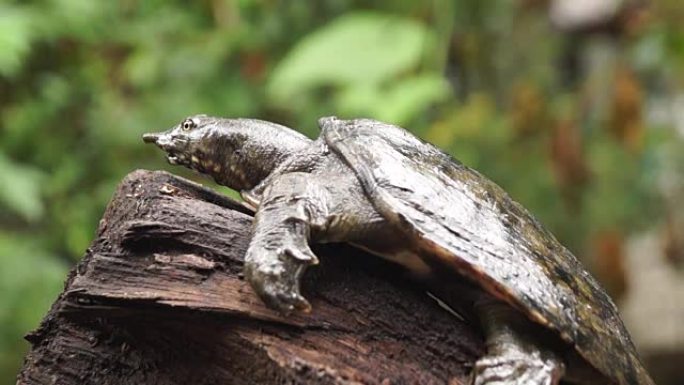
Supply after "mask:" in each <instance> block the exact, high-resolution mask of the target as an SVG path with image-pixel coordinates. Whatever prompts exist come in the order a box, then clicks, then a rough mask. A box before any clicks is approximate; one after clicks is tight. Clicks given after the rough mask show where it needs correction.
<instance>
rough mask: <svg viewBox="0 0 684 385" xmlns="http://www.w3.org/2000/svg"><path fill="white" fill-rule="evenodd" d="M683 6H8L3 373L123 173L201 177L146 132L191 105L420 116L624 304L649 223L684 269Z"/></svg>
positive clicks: (1, 56)
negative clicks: (167, 160) (154, 145)
mask: <svg viewBox="0 0 684 385" xmlns="http://www.w3.org/2000/svg"><path fill="white" fill-rule="evenodd" d="M683 17H684V5H682V4H680V1H679V0H660V1H659V2H658V3H653V4H649V3H648V2H646V1H645V0H592V1H572V0H555V1H553V0H548V1H545V0H518V1H512V0H511V1H494V0H487V1H483V0H432V1H425V2H415V1H408V0H378V1H375V2H372V5H369V4H368V2H363V1H354V0H323V1H317V2H305V1H297V0H290V1H257V0H202V1H195V2H184V1H167V0H165V1H161V0H149V1H144V2H143V1H136V0H120V1H93V0H32V1H11V0H5V1H3V2H2V3H0V209H1V211H0V251H1V252H0V258H2V259H1V260H0V263H1V265H0V384H9V383H13V382H14V381H13V380H12V378H13V376H14V374H15V373H16V372H17V370H18V368H19V366H20V364H21V359H22V356H23V354H24V352H25V349H26V348H27V344H26V343H25V342H23V340H22V339H21V336H22V335H23V334H25V333H26V332H28V331H29V330H31V329H32V328H35V327H36V326H37V325H38V322H39V321H40V318H41V316H42V315H43V314H44V313H45V312H46V311H47V309H48V306H49V304H50V303H51V302H52V301H53V300H54V298H55V296H56V295H57V294H58V293H59V291H60V290H61V287H62V282H63V280H64V279H65V277H66V274H67V272H68V270H69V268H70V267H71V266H72V265H73V264H74V263H75V262H76V261H77V260H78V259H79V257H80V256H81V255H82V254H83V252H84V250H85V249H86V248H87V247H88V244H89V242H90V241H91V239H92V237H93V235H94V232H95V229H96V227H97V224H98V219H99V217H100V216H101V214H102V212H103V210H104V207H105V205H106V203H107V201H108V199H109V197H110V196H111V194H112V193H113V191H114V189H115V186H116V184H117V183H118V182H119V181H120V180H121V179H122V178H123V177H124V176H125V175H126V174H127V173H128V172H130V171H132V170H134V169H137V168H151V169H160V168H163V169H168V170H172V172H174V173H179V174H183V175H185V176H187V177H190V178H194V179H196V178H197V177H196V176H194V175H192V174H188V173H186V172H185V171H184V170H181V169H178V168H171V167H170V166H167V165H166V164H164V162H163V157H162V156H161V155H160V154H159V153H158V152H156V151H153V150H152V149H150V148H147V147H145V146H143V145H142V144H141V141H140V135H141V133H143V132H148V131H156V130H159V129H160V128H166V127H170V126H171V125H173V124H175V123H176V122H177V121H179V120H180V119H182V118H183V117H184V116H186V115H191V114H195V113H207V114H215V115H221V116H242V117H257V118H262V119H267V120H272V121H276V122H279V123H283V124H286V125H288V126H290V127H293V128H296V129H298V130H300V131H303V132H305V133H306V134H308V135H310V136H315V135H317V128H316V119H317V118H318V117H320V116H324V115H333V114H334V115H339V116H342V117H358V116H365V117H374V118H377V119H381V120H385V121H388V122H392V123H395V124H399V125H402V126H404V127H406V128H409V129H411V130H412V131H413V132H415V133H416V134H417V135H419V136H421V137H423V138H425V139H427V140H429V141H431V142H433V143H435V144H437V145H438V146H439V147H441V148H443V149H445V150H446V151H448V152H450V153H452V154H453V155H454V156H456V157H457V158H459V159H460V160H461V161H463V162H464V163H466V164H467V165H470V166H472V167H474V168H476V169H478V170H480V171H481V172H483V173H484V174H485V175H487V176H489V177H490V178H492V179H493V180H495V181H496V182H497V183H499V184H501V185H502V186H503V187H504V188H505V189H506V190H508V191H509V192H510V193H511V195H512V196H513V197H514V198H515V199H517V200H519V201H520V202H522V203H523V204H524V205H525V206H527V207H528V208H529V209H530V210H531V211H532V212H534V213H535V214H536V215H537V216H538V217H539V218H540V219H541V220H542V222H543V223H545V224H546V225H547V226H548V227H549V228H550V229H551V230H552V231H553V232H554V233H555V234H556V235H557V236H558V237H559V238H560V239H561V241H562V242H564V243H565V244H566V245H567V246H569V247H570V248H571V249H572V250H573V251H574V252H575V254H576V255H578V257H580V258H581V259H583V260H584V261H585V262H586V263H587V264H588V265H589V266H590V268H591V269H592V270H593V272H594V273H595V274H597V276H599V278H600V279H601V280H602V281H603V282H604V284H605V286H606V287H607V289H608V290H609V291H610V292H611V294H612V295H613V296H615V297H616V298H617V299H618V300H620V303H622V301H626V300H627V299H624V298H628V297H629V295H630V292H631V291H634V290H636V289H637V288H633V287H632V286H630V285H631V283H630V279H629V277H630V271H629V269H630V267H629V264H628V262H627V258H626V257H625V254H626V253H627V251H626V250H627V249H628V248H629V242H628V240H629V239H630V238H631V237H634V236H635V234H643V233H650V234H652V233H655V234H662V237H661V238H662V239H663V240H664V241H663V242H656V243H655V245H656V247H655V248H651V249H649V250H647V251H646V252H645V253H643V254H640V255H639V258H642V259H645V260H647V263H648V264H649V265H651V264H652V263H655V262H654V261H655V260H656V259H657V258H659V257H657V256H658V255H660V254H663V253H662V250H660V249H658V250H656V249H657V248H659V247H660V245H664V246H663V247H664V250H665V253H664V254H665V255H666V257H667V258H666V260H667V261H668V262H667V263H669V265H668V266H672V267H671V268H672V269H673V270H674V271H677V268H676V267H675V266H681V265H682V262H683V260H684V251H683V249H684V230H682V227H683V226H682V224H684V206H682V204H681V203H679V204H678V202H679V201H680V200H681V199H682V198H683V197H684V187H682V186H684V182H682V181H683V180H684V178H683V176H684V169H682V166H681V165H682V164H684V158H683V156H684V155H683V154H684V144H683V139H682V134H684V115H682V114H681V112H680V111H684V94H683V93H682V92H683V91H684V27H682V25H683V24H682V23H681V21H682V18H683ZM203 182H204V183H208V182H207V181H203ZM224 191H226V190H225V189H224ZM660 236H661V235H657V237H660ZM661 238H659V239H661ZM663 258H664V259H663V260H665V257H663ZM677 279H679V281H680V282H681V281H682V279H681V275H680V276H678V278H677ZM679 287H681V286H679ZM682 293H684V290H682ZM682 293H680V295H681V296H680V297H679V298H684V294H682ZM625 296H626V297H625ZM680 310H681V306H680ZM644 311H645V310H644ZM680 316H681V318H680V320H682V322H684V315H682V314H680ZM654 323H655V322H654ZM637 342H639V340H638V339H637ZM680 345H681V344H680ZM682 348H683V346H679V350H677V352H678V353H677V354H683V355H684V353H682V350H681V349H682ZM651 353H652V354H655V355H657V354H660V352H653V351H649V350H648V349H646V350H645V354H651ZM680 357H681V356H680ZM662 370H663V372H665V371H667V369H662ZM668 376H669V375H666V374H661V375H660V378H663V379H666V380H667V378H669V377H668ZM680 378H681V377H680ZM673 383H674V382H673Z"/></svg>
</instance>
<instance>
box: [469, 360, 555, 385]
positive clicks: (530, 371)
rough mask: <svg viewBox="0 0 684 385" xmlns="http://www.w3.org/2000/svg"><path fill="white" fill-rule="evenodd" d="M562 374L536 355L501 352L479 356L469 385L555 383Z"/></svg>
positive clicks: (552, 364)
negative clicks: (499, 353)
mask: <svg viewBox="0 0 684 385" xmlns="http://www.w3.org/2000/svg"><path fill="white" fill-rule="evenodd" d="M562 374H563V371H562V367H561V368H559V367H558V366H557V365H555V364H554V363H553V362H549V361H546V360H544V359H542V358H541V357H538V356H536V355H530V356H526V355H519V354H503V355H495V356H485V357H482V358H480V359H479V360H478V361H477V362H476V363H475V367H474V368H473V372H472V373H471V381H470V383H471V385H524V384H530V385H557V384H558V383H559V381H560V378H561V376H562Z"/></svg>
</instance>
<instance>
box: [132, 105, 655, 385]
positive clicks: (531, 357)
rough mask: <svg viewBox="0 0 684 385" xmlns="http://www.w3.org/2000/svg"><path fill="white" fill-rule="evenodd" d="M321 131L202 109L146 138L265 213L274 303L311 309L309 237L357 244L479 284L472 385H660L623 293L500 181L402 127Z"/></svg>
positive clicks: (333, 124) (248, 264) (252, 261)
mask: <svg viewBox="0 0 684 385" xmlns="http://www.w3.org/2000/svg"><path fill="white" fill-rule="evenodd" d="M319 126H320V128H321V134H320V136H319V138H318V139H316V140H311V139H308V138H307V137H305V136H304V135H302V134H300V133H298V132H296V131H293V130H291V129H289V128H287V127H284V126H280V125H277V124H274V123H270V122H265V121H260V120H252V119H223V118H214V117H209V116H206V115H197V116H192V117H189V118H187V119H185V120H183V121H182V122H181V123H180V124H178V125H177V126H175V127H173V128H172V129H170V130H169V131H166V132H163V133H158V134H145V135H144V136H143V139H144V141H145V142H149V143H155V144H156V145H157V146H159V147H160V148H162V149H163V150H165V151H166V153H167V158H168V161H169V162H170V163H172V164H180V165H185V166H188V167H190V168H192V169H195V170H197V171H199V172H201V173H204V174H207V175H209V176H211V177H213V178H214V179H215V180H216V182H217V183H219V184H222V185H225V186H228V187H231V188H233V189H235V190H238V191H240V192H241V194H242V196H243V198H244V199H245V201H246V202H248V204H250V205H252V206H253V207H254V208H255V210H256V215H255V220H254V227H253V236H252V240H251V243H250V245H249V248H248V250H247V254H246V256H245V277H246V278H247V280H248V281H249V282H250V284H251V285H252V287H253V288H254V290H255V291H256V293H257V294H258V295H259V296H260V297H261V298H262V300H263V301H264V302H265V303H266V304H267V305H268V306H270V307H271V308H274V309H277V310H280V311H281V312H283V313H289V312H291V311H293V310H295V309H300V310H309V309H310V305H309V303H308V302H307V301H306V299H304V298H303V297H302V296H301V295H300V291H299V280H300V277H301V276H302V273H303V272H304V270H305V269H306V268H307V267H308V266H310V265H314V264H316V263H318V259H317V258H316V256H315V255H314V254H313V252H312V251H311V249H310V248H309V243H311V242H348V243H350V244H352V245H355V246H357V247H360V248H362V249H365V250H367V251H370V252H371V253H373V254H376V255H379V256H382V257H384V258H387V259H389V260H392V261H395V262H397V263H399V264H401V265H403V266H405V267H406V268H408V269H410V270H411V271H413V272H415V273H416V274H417V275H420V276H430V275H432V274H433V273H434V274H437V272H439V275H440V276H441V277H444V276H445V274H444V272H447V273H448V274H447V276H448V277H450V278H449V279H447V280H443V282H444V285H445V286H449V285H450V283H451V281H453V282H454V283H456V282H469V283H470V286H471V287H476V288H478V290H463V295H464V296H467V297H468V298H469V300H470V301H471V302H472V304H473V307H474V309H475V312H476V314H477V316H478V318H479V321H480V322H481V325H482V330H483V332H484V334H485V337H486V340H487V341H486V342H487V354H486V355H485V356H484V357H482V358H480V359H479V360H478V361H477V362H476V364H475V366H474V368H473V376H472V378H473V383H475V384H494V383H496V384H506V385H513V384H515V385H522V384H535V385H536V384H556V383H558V382H559V380H560V379H561V378H563V379H564V380H565V381H569V382H578V383H615V384H620V385H627V384H641V385H645V384H653V382H652V380H651V379H650V378H649V376H648V374H647V372H646V370H645V369H644V367H643V365H642V364H641V362H640V361H639V358H638V356H637V353H636V349H635V347H634V345H633V343H632V341H631V339H630V336H629V334H628V332H627V330H626V328H625V326H624V325H623V323H622V321H621V320H620V317H619V315H618V310H617V308H616V306H615V304H614V303H613V301H612V300H611V299H610V298H609V296H608V295H607V294H606V293H605V291H604V290H603V289H602V288H601V286H600V285H599V284H598V282H597V281H596V280H595V279H594V278H593V277H592V276H591V275H590V274H589V273H588V272H587V271H586V270H585V269H584V267H582V265H581V264H580V262H579V261H578V260H577V259H576V258H575V256H573V255H572V254H571V253H570V252H569V251H568V250H567V249H566V248H565V247H563V246H562V245H561V244H560V243H559V242H558V241H557V240H556V239H555V238H554V236H553V235H552V234H550V233H549V232H548V231H547V230H545V229H544V228H543V227H542V226H541V225H540V223H539V222H538V221H537V220H535V218H534V217H533V216H532V215H531V214H530V213H529V212H528V211H527V210H525V209H524V208H523V207H522V206H521V205H520V204H518V203H516V202H515V201H513V200H512V199H511V198H510V197H509V196H508V194H506V192H504V191H503V190H502V189H501V188H500V187H499V186H497V185H496V184H495V183H494V182H492V181H490V180H489V179H487V178H486V177H484V176H482V175H481V174H479V173H478V172H476V171H474V170H472V169H470V168H468V167H466V166H464V165H463V164H461V163H460V162H458V161H457V160H455V159H454V158H452V157H451V156H449V155H447V154H445V153H444V152H442V151H440V150H439V149H437V148H436V147H434V146H433V145H431V144H429V143H426V142H423V141H421V140H420V139H418V138H416V137H415V136H413V135H412V134H410V133H409V132H407V131H405V130H404V129H402V128H400V127H396V126H393V125H390V124H386V123H382V122H378V121H375V120H370V119H355V120H341V119H337V118H335V117H328V118H323V119H320V121H319ZM454 287H455V288H463V287H467V285H460V286H459V285H454Z"/></svg>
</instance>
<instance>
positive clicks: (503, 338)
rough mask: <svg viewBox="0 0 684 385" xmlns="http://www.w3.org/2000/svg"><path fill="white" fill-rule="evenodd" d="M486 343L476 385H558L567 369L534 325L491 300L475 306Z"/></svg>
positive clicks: (475, 376) (473, 377)
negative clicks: (541, 340) (542, 341)
mask: <svg viewBox="0 0 684 385" xmlns="http://www.w3.org/2000/svg"><path fill="white" fill-rule="evenodd" d="M476 310H477V313H478V315H479V317H480V321H481V323H482V327H483V329H484V332H485V336H486V339H487V354H486V355H485V356H484V357H481V358H480V359H479V360H477V362H476V363H475V365H474V367H473V371H472V373H471V384H473V385H494V384H496V385H524V384H529V385H556V384H558V383H559V381H560V379H561V377H562V376H563V375H564V373H565V365H564V364H563V361H562V360H561V358H559V356H558V355H557V354H556V353H555V352H554V351H553V350H552V349H550V348H549V347H546V346H543V345H542V344H540V343H539V341H537V340H536V339H535V338H534V336H533V334H534V333H530V330H529V329H530V328H533V327H534V325H532V324H531V322H530V321H528V320H527V319H525V318H524V316H523V315H521V314H520V313H518V312H517V311H516V310H514V309H512V308H511V307H510V306H508V305H506V304H504V303H501V302H497V301H494V300H491V299H486V300H482V301H480V302H478V303H477V304H476Z"/></svg>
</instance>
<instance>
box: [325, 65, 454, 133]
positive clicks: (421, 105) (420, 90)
mask: <svg viewBox="0 0 684 385" xmlns="http://www.w3.org/2000/svg"><path fill="white" fill-rule="evenodd" d="M448 95H449V86H448V84H447V82H446V80H445V79H444V78H443V77H442V76H440V75H438V74H422V75H418V76H412V77H409V78H406V79H398V80H395V81H394V82H392V83H391V84H390V85H387V86H386V87H383V88H380V87H379V86H378V85H375V84H369V85H359V86H355V87H349V88H347V89H346V90H344V91H343V92H341V93H340V94H339V97H338V99H337V105H338V106H339V108H340V110H341V113H342V114H343V115H349V116H367V117H371V118H375V119H378V120H383V121H386V122H391V123H393V124H398V125H402V124H407V123H410V122H411V120H413V119H414V118H416V117H417V116H419V115H420V114H422V113H423V112H425V110H426V109H427V108H428V107H430V106H431V105H432V104H433V103H435V102H438V101H441V100H444V98H445V97H447V96H448Z"/></svg>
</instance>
